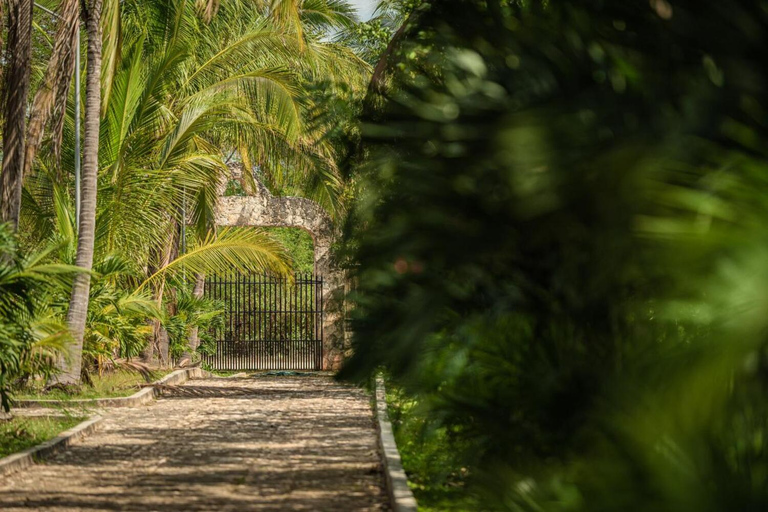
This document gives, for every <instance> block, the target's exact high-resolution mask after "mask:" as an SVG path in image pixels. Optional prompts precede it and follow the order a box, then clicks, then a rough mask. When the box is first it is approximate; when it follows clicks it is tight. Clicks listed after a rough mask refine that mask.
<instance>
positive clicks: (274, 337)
mask: <svg viewBox="0 0 768 512" xmlns="http://www.w3.org/2000/svg"><path fill="white" fill-rule="evenodd" d="M205 294H206V296H208V297H210V298H212V299H215V300H219V301H221V302H222V303H223V304H224V325H223V327H219V328H215V329H213V330H212V331H211V332H210V334H211V337H212V338H213V340H214V345H215V351H214V350H212V351H211V353H209V354H207V355H205V354H204V355H203V356H202V359H203V361H204V362H205V363H207V364H208V365H210V367H211V368H213V369H215V370H320V369H322V364H323V341H322V340H323V279H322V278H321V277H315V276H312V275H311V274H302V273H298V274H296V275H295V276H294V278H293V279H290V278H285V277H277V276H272V275H268V274H254V273H230V274H227V275H221V276H219V275H213V276H210V277H208V278H207V279H206V282H205Z"/></svg>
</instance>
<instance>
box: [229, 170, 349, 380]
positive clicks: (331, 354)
mask: <svg viewBox="0 0 768 512" xmlns="http://www.w3.org/2000/svg"><path fill="white" fill-rule="evenodd" d="M256 187H257V190H256V192H255V193H254V194H253V195H248V196H220V197H219V205H218V209H217V211H216V218H215V222H216V225H217V226H252V227H277V228H299V229H303V230H305V231H307V232H308V233H309V234H310V235H311V236H312V240H313V242H314V260H315V261H314V263H315V274H316V275H318V276H322V277H323V281H324V282H323V302H324V304H325V308H324V313H323V369H324V370H337V369H338V368H339V366H340V365H341V362H342V358H343V350H344V322H343V300H344V284H345V279H344V272H343V271H342V270H340V269H338V268H335V267H334V265H333V264H332V261H331V245H332V243H333V240H334V238H335V236H336V228H335V226H334V225H333V222H332V221H331V218H330V216H329V215H328V213H326V211H325V210H324V209H323V208H322V207H320V205H318V204H317V203H315V202H314V201H311V200H309V199H306V198H303V197H276V196H273V195H272V194H271V193H270V192H269V190H267V188H266V187H265V186H264V185H263V184H262V183H259V182H258V181H257V182H256Z"/></svg>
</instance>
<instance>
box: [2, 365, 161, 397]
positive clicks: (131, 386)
mask: <svg viewBox="0 0 768 512" xmlns="http://www.w3.org/2000/svg"><path fill="white" fill-rule="evenodd" d="M170 372H171V370H157V371H153V372H152V376H151V381H152V382H153V381H155V380H157V379H159V378H162V377H164V376H165V375H167V374H169V373H170ZM91 381H92V385H86V384H82V385H80V386H79V387H77V388H74V389H71V388H70V389H60V388H51V389H46V388H45V383H44V382H42V381H35V382H31V383H30V384H29V385H28V386H27V387H25V388H22V389H20V390H18V392H16V393H15V394H14V396H15V398H16V399H18V400H84V399H92V398H119V397H124V396H130V395H132V394H134V393H136V392H137V391H139V390H140V389H141V387H142V385H144V384H147V380H146V379H145V378H144V377H143V376H142V375H140V374H138V373H134V372H125V371H117V372H110V373H105V374H103V375H95V376H93V377H91Z"/></svg>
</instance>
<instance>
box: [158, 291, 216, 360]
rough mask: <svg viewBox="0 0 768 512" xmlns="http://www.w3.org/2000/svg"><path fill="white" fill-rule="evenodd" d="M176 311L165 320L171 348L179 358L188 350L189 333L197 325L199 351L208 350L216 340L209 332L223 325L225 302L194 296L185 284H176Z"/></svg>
mask: <svg viewBox="0 0 768 512" xmlns="http://www.w3.org/2000/svg"><path fill="white" fill-rule="evenodd" d="M176 290H177V295H176V304H175V313H174V314H173V315H169V316H168V318H167V319H165V320H164V321H163V327H165V329H166V331H168V338H169V340H170V352H171V355H172V357H174V358H178V357H180V356H181V355H182V354H184V353H185V352H187V351H188V350H189V337H190V334H191V333H192V330H193V329H197V333H198V339H199V343H200V344H199V345H198V348H199V347H202V348H201V349H200V351H202V352H205V351H206V350H207V349H208V348H209V347H210V345H211V344H212V343H213V342H214V339H213V337H212V336H211V335H210V333H211V331H212V330H213V329H216V328H219V329H220V328H222V327H223V325H224V316H223V313H224V310H223V304H221V303H220V302H219V301H216V300H212V299H209V298H205V297H201V298H197V297H195V296H194V295H193V294H192V293H191V291H190V290H188V289H187V287H185V286H181V287H178V288H176Z"/></svg>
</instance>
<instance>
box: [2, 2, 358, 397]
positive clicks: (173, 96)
mask: <svg viewBox="0 0 768 512" xmlns="http://www.w3.org/2000/svg"><path fill="white" fill-rule="evenodd" d="M110 5H111V7H110V9H112V8H114V10H110V11H109V12H108V16H106V17H105V20H104V23H105V31H106V32H105V33H106V34H107V42H106V43H105V59H104V66H103V77H102V78H103V79H102V84H103V90H102V96H103V97H102V109H101V110H102V111H101V117H102V121H101V126H100V137H99V140H100V147H99V175H98V201H97V204H96V236H95V248H94V264H93V270H92V276H91V289H90V295H89V307H88V316H87V322H86V330H85V336H84V344H83V349H82V353H77V354H74V356H76V357H82V359H83V363H84V364H83V375H82V378H83V381H84V382H85V383H87V382H88V377H89V375H102V374H104V373H105V372H110V371H116V370H122V371H127V370H130V371H138V372H146V371H148V369H149V368H150V367H152V366H155V365H158V364H159V365H164V366H167V365H172V364H173V363H174V361H176V360H178V359H179V358H180V357H182V356H183V355H186V356H190V357H191V358H192V359H193V360H194V359H195V358H196V357H197V356H196V354H194V353H192V354H189V353H188V352H189V350H188V340H189V338H190V336H191V335H192V334H193V333H197V335H198V338H199V339H200V340H201V341H202V343H201V344H200V346H201V347H203V348H202V349H203V350H204V347H206V346H207V345H209V343H208V342H209V341H210V340H207V339H206V336H207V335H208V334H207V333H208V332H209V331H210V329H211V328H213V327H215V325H216V323H217V322H219V321H220V314H219V313H220V311H221V305H220V304H219V303H217V302H215V301H211V300H208V299H206V298H205V297H204V296H203V295H202V293H201V292H202V288H201V287H200V286H198V284H200V283H202V282H204V279H205V275H206V274H207V273H212V272H220V271H224V270H231V269H233V268H234V269H238V270H242V271H254V272H271V273H275V274H287V273H289V272H290V271H291V270H292V258H291V256H290V254H289V252H288V250H287V249H286V247H285V245H284V244H283V243H281V242H280V241H279V240H277V239H276V238H275V237H273V236H270V235H269V234H268V233H267V232H265V231H263V230H259V229H253V228H243V229H240V228H218V227H217V226H216V225H215V219H214V212H215V209H216V205H217V202H218V197H219V194H220V186H221V185H222V184H226V183H228V182H230V183H231V179H232V177H233V176H232V171H231V165H232V164H233V163H237V164H239V165H240V168H241V172H240V177H239V181H238V184H239V187H240V189H241V192H243V193H248V192H253V191H254V190H255V189H256V180H258V181H261V182H262V184H263V185H265V186H267V187H268V188H269V189H270V190H271V191H272V192H273V193H276V194H281V193H290V194H295V195H302V196H304V197H309V198H311V199H314V200H316V201H317V202H318V203H319V204H321V205H322V206H323V207H325V208H326V209H327V210H328V211H329V213H330V214H331V215H333V216H339V215H341V213H342V211H343V204H342V203H343V201H342V200H341V198H342V196H343V194H344V188H345V185H344V179H343V176H342V173H341V171H340V169H339V168H338V160H339V158H340V155H341V154H342V153H343V152H344V151H346V150H347V148H346V146H344V145H343V144H342V143H340V142H339V141H341V140H342V138H341V136H340V133H341V132H344V133H346V132H352V131H354V130H356V126H355V125H354V124H353V123H351V122H350V120H351V119H353V116H352V115H351V114H350V112H351V109H353V107H350V108H346V107H338V108H337V109H324V108H323V104H324V102H326V101H328V97H327V94H329V93H330V92H331V91H334V90H337V91H340V96H344V97H345V98H348V99H349V102H348V103H349V105H352V104H354V103H355V102H356V101H357V104H359V98H360V96H361V95H360V94H359V92H360V91H361V90H362V88H363V87H364V83H365V76H366V74H367V72H368V71H369V66H368V65H367V64H366V63H365V62H364V61H363V60H361V59H360V58H358V57H357V56H356V55H355V54H354V52H352V50H350V49H349V48H348V47H346V46H345V45H343V44H339V43H336V42H333V41H332V40H331V38H329V37H328V34H329V33H330V32H332V31H335V30H338V29H340V28H342V27H344V26H349V25H351V24H353V23H355V19H354V15H353V13H352V11H351V9H350V8H349V6H348V5H347V4H346V3H345V2H324V1H313V2H308V3H306V5H304V7H303V8H302V9H298V10H297V9H295V5H294V3H293V2H288V1H286V2H275V3H273V4H271V5H270V6H266V5H255V4H251V3H243V2H239V1H235V2H229V3H226V4H223V5H220V6H219V5H217V6H216V7H215V8H214V7H213V6H209V7H210V9H203V10H201V9H200V6H199V5H196V4H194V3H190V2H183V1H177V0H173V1H171V2H153V1H141V2H127V3H115V4H114V5H112V4H110ZM319 81H323V82H325V83H326V87H325V89H324V91H322V92H321V91H320V90H319V89H316V88H314V87H312V86H311V84H314V83H317V82H319ZM323 93H324V94H325V95H324V94H323ZM70 94H72V93H71V91H70ZM355 98H357V99H355ZM62 100H63V99H62ZM75 100H79V101H82V100H83V98H77V99H75V98H70V99H69V102H68V103H67V104H68V105H71V104H72V102H73V101H75ZM346 101H347V100H346V99H345V100H344V102H346ZM345 105H347V103H345ZM337 106H338V105H337ZM60 107H61V108H62V109H63V104H62V105H60ZM63 111H64V112H65V115H64V117H63V128H62V132H61V137H58V136H56V137H54V136H51V137H49V138H46V139H45V140H44V141H43V145H42V147H41V150H40V152H39V153H38V155H37V158H36V159H35V162H34V165H33V168H32V171H31V172H30V173H29V174H28V175H27V176H25V182H24V195H23V204H22V209H21V219H20V225H19V229H18V236H17V238H14V237H13V236H12V235H10V234H8V235H7V240H8V242H7V244H6V246H7V247H4V248H3V250H4V251H6V252H7V253H8V254H9V256H7V257H6V258H5V259H4V260H3V262H6V261H7V262H9V263H10V264H9V265H8V266H7V268H5V267H4V270H3V272H5V273H6V275H8V276H10V277H8V279H10V280H11V281H9V285H8V286H9V287H10V288H9V289H12V292H13V293H14V294H15V295H6V296H4V299H5V297H8V299H7V300H6V306H5V310H4V311H3V312H0V315H3V318H2V319H1V321H0V329H7V330H8V332H7V333H6V332H4V333H3V334H2V340H3V341H2V344H3V349H2V350H3V353H2V354H3V355H2V356H0V360H1V361H2V363H0V364H2V365H3V366H2V370H3V371H2V375H1V376H0V396H2V398H3V406H4V407H7V406H8V400H7V398H8V395H7V390H8V389H9V388H10V386H11V385H13V386H16V387H17V388H18V387H23V386H24V385H25V382H28V381H30V380H31V379H37V378H42V379H43V380H45V381H51V382H53V381H55V372H56V369H57V367H59V366H60V364H58V362H60V361H61V360H62V358H65V357H72V356H73V354H72V353H69V351H67V350H64V347H65V343H64V338H65V337H66V329H64V328H63V323H64V318H65V315H66V310H67V307H68V300H69V295H70V288H71V283H72V276H73V271H74V269H73V268H71V267H70V265H71V264H72V263H73V262H74V256H75V249H76V240H77V233H76V225H77V223H76V211H75V203H74V195H75V194H74V184H75V183H74V159H75V155H74V151H73V147H74V119H73V115H74V112H73V109H72V108H71V106H70V107H68V108H66V109H64V110H63ZM344 120H346V121H344ZM343 121H344V122H343ZM4 236H5V235H4ZM9 244H10V245H9ZM294 245H296V246H298V244H294ZM11 246H12V247H11ZM10 254H12V255H10ZM30 255H34V256H30ZM37 255H39V256H37ZM30 258H32V259H33V260H34V261H35V262H37V263H39V264H40V265H42V266H43V267H44V269H45V272H47V273H46V274H45V276H44V277H42V278H41V277H40V276H38V275H37V274H34V275H33V274H31V273H29V272H27V273H25V272H24V268H25V265H27V263H26V262H27V261H30ZM54 272H56V273H57V274H56V278H55V279H53V278H49V276H48V274H53V273H54ZM14 273H15V274H19V273H21V274H22V278H17V277H14V275H15V274H14ZM14 279H15V281H14ZM22 281H23V282H22ZM41 281H44V283H43V282H41ZM142 361H143V362H142ZM43 363H44V364H43Z"/></svg>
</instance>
